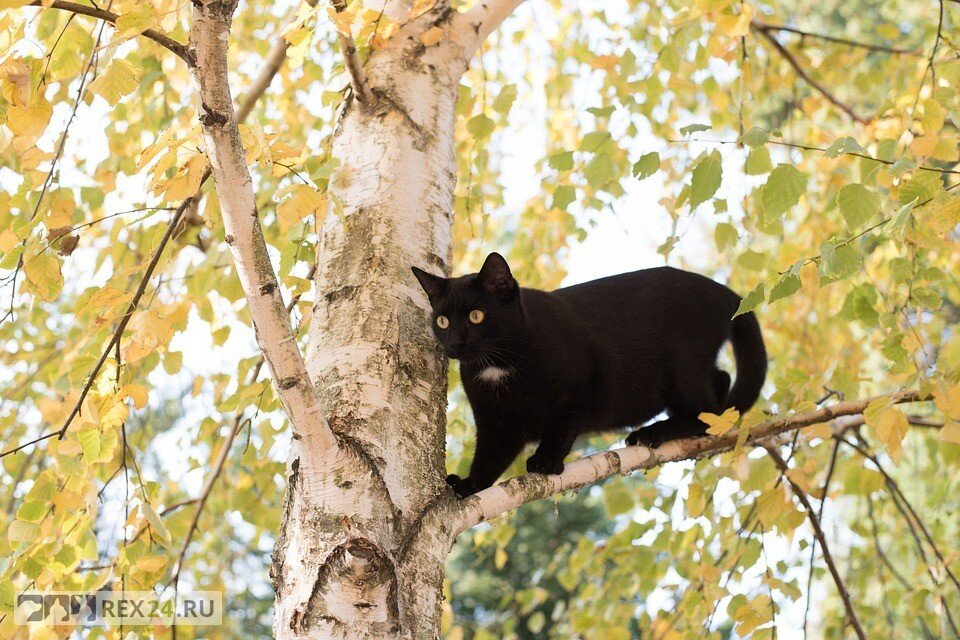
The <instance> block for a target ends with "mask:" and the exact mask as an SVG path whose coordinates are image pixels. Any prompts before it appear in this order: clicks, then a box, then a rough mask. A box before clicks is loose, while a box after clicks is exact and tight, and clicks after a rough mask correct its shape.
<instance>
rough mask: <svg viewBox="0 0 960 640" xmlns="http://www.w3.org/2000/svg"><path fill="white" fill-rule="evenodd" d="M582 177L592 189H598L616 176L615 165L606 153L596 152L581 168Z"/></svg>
mask: <svg viewBox="0 0 960 640" xmlns="http://www.w3.org/2000/svg"><path fill="white" fill-rule="evenodd" d="M583 177H584V178H586V179H587V183H588V184H589V185H590V186H591V187H593V188H594V189H599V188H600V187H602V186H603V185H605V184H607V183H609V182H610V181H611V180H613V179H614V178H615V177H616V167H615V166H614V165H613V160H611V159H610V156H608V155H607V154H605V153H603V154H597V155H595V156H594V157H593V160H591V161H590V162H588V163H587V166H585V167H584V168H583Z"/></svg>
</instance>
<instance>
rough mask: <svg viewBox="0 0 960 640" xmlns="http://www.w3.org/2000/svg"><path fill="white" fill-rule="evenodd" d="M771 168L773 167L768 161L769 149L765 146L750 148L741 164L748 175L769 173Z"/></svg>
mask: <svg viewBox="0 0 960 640" xmlns="http://www.w3.org/2000/svg"><path fill="white" fill-rule="evenodd" d="M771 169H773V163H772V162H771V161H770V151H769V150H768V149H767V148H766V147H757V148H756V149H751V150H750V153H749V154H748V155H747V160H746V162H744V164H743V172H744V173H745V174H747V175H748V176H762V175H763V174H765V173H770V170H771Z"/></svg>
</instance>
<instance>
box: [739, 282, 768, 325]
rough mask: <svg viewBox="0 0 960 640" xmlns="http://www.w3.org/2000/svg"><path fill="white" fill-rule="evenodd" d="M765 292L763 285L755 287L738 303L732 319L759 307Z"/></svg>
mask: <svg viewBox="0 0 960 640" xmlns="http://www.w3.org/2000/svg"><path fill="white" fill-rule="evenodd" d="M765 294H766V292H765V290H764V283H762V282H761V283H760V284H758V285H757V286H755V287H754V288H753V289H752V290H751V291H750V293H748V294H747V295H746V296H744V298H743V300H741V301H740V306H739V307H737V312H736V313H735V314H733V317H734V318H736V317H737V316H742V315H743V314H745V313H749V312H751V311H753V310H754V309H756V308H757V307H759V306H760V304H761V303H762V302H763V299H764V296H765Z"/></svg>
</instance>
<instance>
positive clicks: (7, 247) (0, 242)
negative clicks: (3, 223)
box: [0, 229, 20, 253]
mask: <svg viewBox="0 0 960 640" xmlns="http://www.w3.org/2000/svg"><path fill="white" fill-rule="evenodd" d="M19 241H20V239H19V238H17V234H15V233H14V232H13V231H11V230H10V229H4V230H3V231H0V253H7V252H8V251H11V250H13V248H14V247H15V246H17V242H19Z"/></svg>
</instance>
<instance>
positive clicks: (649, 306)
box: [553, 267, 740, 324]
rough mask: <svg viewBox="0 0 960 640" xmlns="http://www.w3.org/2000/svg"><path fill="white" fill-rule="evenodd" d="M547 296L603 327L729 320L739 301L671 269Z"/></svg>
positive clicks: (643, 272) (708, 282)
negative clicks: (693, 316) (689, 318)
mask: <svg viewBox="0 0 960 640" xmlns="http://www.w3.org/2000/svg"><path fill="white" fill-rule="evenodd" d="M553 294H554V295H556V296H557V297H558V298H560V299H561V300H563V301H565V302H566V303H567V304H569V305H570V306H571V308H572V309H575V310H577V312H578V314H579V315H582V316H584V317H587V318H590V319H593V320H595V321H599V322H601V323H603V324H606V322H613V323H615V322H617V321H619V320H626V319H637V318H638V317H645V318H646V317H649V318H661V319H665V320H670V319H671V318H673V317H674V316H677V315H686V314H690V313H700V314H702V313H706V314H707V315H710V316H717V317H718V318H720V317H722V318H723V319H725V320H729V318H730V317H731V316H732V315H733V313H734V312H735V311H736V309H737V306H738V305H739V301H740V298H739V296H738V295H737V294H736V293H734V292H733V291H731V290H730V289H728V288H727V287H726V286H724V285H722V284H720V283H719V282H715V281H714V280H711V279H710V278H707V277H706V276H703V275H700V274H698V273H693V272H691V271H684V270H682V269H676V268H673V267H655V268H652V269H641V270H639V271H631V272H629V273H621V274H618V275H614V276H607V277H605V278H599V279H597V280H591V281H589V282H584V283H582V284H576V285H571V286H569V287H563V288H561V289H557V290H556V291H554V292H553Z"/></svg>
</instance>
